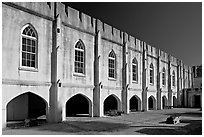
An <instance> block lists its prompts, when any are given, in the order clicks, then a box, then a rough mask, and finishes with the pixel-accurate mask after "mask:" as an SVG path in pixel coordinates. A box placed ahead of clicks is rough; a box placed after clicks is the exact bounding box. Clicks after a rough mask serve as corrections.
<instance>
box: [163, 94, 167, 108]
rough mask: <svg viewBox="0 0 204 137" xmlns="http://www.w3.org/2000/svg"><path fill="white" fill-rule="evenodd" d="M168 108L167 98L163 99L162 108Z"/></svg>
mask: <svg viewBox="0 0 204 137" xmlns="http://www.w3.org/2000/svg"><path fill="white" fill-rule="evenodd" d="M166 106H167V98H166V97H165V96H163V97H162V108H163V109H165V108H166Z"/></svg>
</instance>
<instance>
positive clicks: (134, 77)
mask: <svg viewBox="0 0 204 137" xmlns="http://www.w3.org/2000/svg"><path fill="white" fill-rule="evenodd" d="M132 80H133V81H134V82H138V63H137V59H136V58H134V59H133V61H132Z"/></svg>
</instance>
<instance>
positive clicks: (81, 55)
mask: <svg viewBox="0 0 204 137" xmlns="http://www.w3.org/2000/svg"><path fill="white" fill-rule="evenodd" d="M74 72H75V73H81V74H85V46H84V44H83V42H82V41H81V40H80V41H78V42H77V43H76V45H75V60H74Z"/></svg>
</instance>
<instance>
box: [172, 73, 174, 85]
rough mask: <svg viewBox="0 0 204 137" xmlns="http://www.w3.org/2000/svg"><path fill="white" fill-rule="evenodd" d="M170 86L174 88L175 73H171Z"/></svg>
mask: <svg viewBox="0 0 204 137" xmlns="http://www.w3.org/2000/svg"><path fill="white" fill-rule="evenodd" d="M172 86H173V87H174V86H175V72H174V71H173V73H172Z"/></svg>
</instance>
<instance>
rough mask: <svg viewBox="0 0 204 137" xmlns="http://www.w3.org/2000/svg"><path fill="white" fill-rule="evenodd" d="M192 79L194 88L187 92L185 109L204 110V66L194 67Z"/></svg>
mask: <svg viewBox="0 0 204 137" xmlns="http://www.w3.org/2000/svg"><path fill="white" fill-rule="evenodd" d="M192 77H193V78H192V87H191V88H188V89H187V90H186V94H187V98H186V100H187V104H186V106H185V107H193V108H202V65H200V66H193V67H192ZM184 100H185V99H184Z"/></svg>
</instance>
